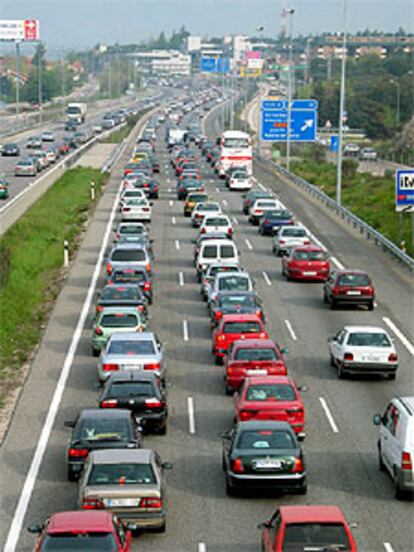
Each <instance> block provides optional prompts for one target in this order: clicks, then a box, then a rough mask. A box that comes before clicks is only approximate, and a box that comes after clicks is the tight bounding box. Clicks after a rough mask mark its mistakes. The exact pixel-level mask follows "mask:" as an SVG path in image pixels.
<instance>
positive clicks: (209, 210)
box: [191, 201, 221, 228]
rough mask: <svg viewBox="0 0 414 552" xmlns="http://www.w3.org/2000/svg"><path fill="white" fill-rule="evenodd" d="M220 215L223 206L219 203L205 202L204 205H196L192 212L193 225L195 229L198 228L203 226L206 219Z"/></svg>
mask: <svg viewBox="0 0 414 552" xmlns="http://www.w3.org/2000/svg"><path fill="white" fill-rule="evenodd" d="M220 213H221V206H220V203H218V202H217V201H204V202H202V203H201V202H200V203H196V205H194V209H193V210H192V212H191V224H192V226H193V228H197V227H199V226H201V224H202V222H203V220H204V217H207V216H210V215H218V214H220Z"/></svg>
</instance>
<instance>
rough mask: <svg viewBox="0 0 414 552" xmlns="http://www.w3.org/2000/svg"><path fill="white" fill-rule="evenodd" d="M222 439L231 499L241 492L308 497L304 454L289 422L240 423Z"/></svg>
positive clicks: (227, 488)
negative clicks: (280, 493) (278, 492)
mask: <svg viewBox="0 0 414 552" xmlns="http://www.w3.org/2000/svg"><path fill="white" fill-rule="evenodd" d="M221 436H222V439H223V470H224V472H225V474H226V492H227V494H228V495H229V496H234V495H236V494H237V492H238V491H241V490H256V491H265V492H266V491H270V490H278V491H285V492H296V493H298V494H306V492H307V484H306V469H305V461H304V457H303V452H302V449H301V446H300V444H299V442H298V439H297V437H296V435H295V433H294V431H293V430H292V428H291V427H290V425H289V424H288V423H287V422H274V421H263V420H256V421H249V422H238V423H237V424H236V426H235V427H234V428H233V429H232V430H231V431H229V432H224V433H222V434H221Z"/></svg>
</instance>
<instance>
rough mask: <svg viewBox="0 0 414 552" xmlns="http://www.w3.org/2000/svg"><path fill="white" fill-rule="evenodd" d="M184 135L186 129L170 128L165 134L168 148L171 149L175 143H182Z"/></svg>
mask: <svg viewBox="0 0 414 552" xmlns="http://www.w3.org/2000/svg"><path fill="white" fill-rule="evenodd" d="M186 135H187V131H186V130H182V129H181V128H170V129H169V130H168V135H167V144H168V148H169V149H171V148H172V147H173V146H175V144H182V143H183V142H184V140H185V137H186Z"/></svg>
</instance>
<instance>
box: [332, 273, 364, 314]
mask: <svg viewBox="0 0 414 552" xmlns="http://www.w3.org/2000/svg"><path fill="white" fill-rule="evenodd" d="M323 300H324V302H325V303H329V305H330V307H331V309H334V308H335V307H336V305H338V304H339V303H343V304H347V305H366V306H367V307H368V310H371V311H372V310H374V301H375V289H374V285H373V283H372V281H371V278H370V277H369V276H368V274H367V273H366V272H362V271H361V270H332V272H331V273H330V275H329V278H328V280H327V281H326V282H325V284H324V288H323Z"/></svg>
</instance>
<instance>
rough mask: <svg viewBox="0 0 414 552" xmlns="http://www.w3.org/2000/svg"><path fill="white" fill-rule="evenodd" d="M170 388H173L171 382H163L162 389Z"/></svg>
mask: <svg viewBox="0 0 414 552" xmlns="http://www.w3.org/2000/svg"><path fill="white" fill-rule="evenodd" d="M172 386H173V383H172V382H171V381H165V382H164V383H163V384H162V387H163V389H171V387H172Z"/></svg>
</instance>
